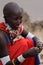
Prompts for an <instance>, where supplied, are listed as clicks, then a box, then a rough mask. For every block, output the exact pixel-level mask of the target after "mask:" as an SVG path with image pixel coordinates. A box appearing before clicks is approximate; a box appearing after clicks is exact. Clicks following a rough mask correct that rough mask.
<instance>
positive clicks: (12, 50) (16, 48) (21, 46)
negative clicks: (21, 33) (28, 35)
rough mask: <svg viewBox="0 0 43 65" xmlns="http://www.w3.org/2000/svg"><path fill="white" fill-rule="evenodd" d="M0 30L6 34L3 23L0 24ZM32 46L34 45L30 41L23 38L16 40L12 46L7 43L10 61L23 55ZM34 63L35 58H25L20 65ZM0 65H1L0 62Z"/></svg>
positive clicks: (32, 64) (31, 64)
mask: <svg viewBox="0 0 43 65" xmlns="http://www.w3.org/2000/svg"><path fill="white" fill-rule="evenodd" d="M3 26H4V27H3ZM0 30H3V31H5V32H6V33H7V34H8V31H7V30H6V27H5V25H4V24H3V23H0ZM33 46H34V44H33V42H32V41H31V40H30V39H24V38H23V39H19V40H17V41H16V42H15V43H14V44H13V45H11V43H9V44H8V45H7V47H8V52H9V56H10V58H11V60H12V59H13V58H16V57H18V56H19V55H21V54H23V53H24V52H26V51H27V50H28V49H30V48H31V47H33ZM34 62H35V58H34V57H31V58H27V59H26V60H25V61H24V62H23V63H22V64H21V65H34ZM0 65H2V63H1V62H0Z"/></svg>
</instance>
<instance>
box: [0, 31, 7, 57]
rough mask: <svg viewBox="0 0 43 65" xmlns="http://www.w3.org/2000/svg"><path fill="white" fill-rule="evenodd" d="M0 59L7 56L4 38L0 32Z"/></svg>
mask: <svg viewBox="0 0 43 65" xmlns="http://www.w3.org/2000/svg"><path fill="white" fill-rule="evenodd" d="M0 52H1V53H0V58H2V57H4V56H7V55H8V50H7V45H6V38H5V35H4V33H3V32H2V31H0Z"/></svg>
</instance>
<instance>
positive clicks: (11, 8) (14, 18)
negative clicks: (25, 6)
mask: <svg viewBox="0 0 43 65" xmlns="http://www.w3.org/2000/svg"><path fill="white" fill-rule="evenodd" d="M3 14H4V18H5V22H6V23H8V24H9V25H10V26H11V27H12V29H17V28H18V26H19V25H20V24H21V23H22V9H21V8H20V7H19V5H18V4H17V3H13V2H10V3H7V4H6V5H5V6H4V8H3Z"/></svg>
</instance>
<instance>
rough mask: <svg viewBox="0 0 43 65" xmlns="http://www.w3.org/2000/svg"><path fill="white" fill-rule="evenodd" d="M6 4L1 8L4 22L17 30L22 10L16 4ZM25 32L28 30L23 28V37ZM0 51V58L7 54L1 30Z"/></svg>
mask: <svg viewBox="0 0 43 65" xmlns="http://www.w3.org/2000/svg"><path fill="white" fill-rule="evenodd" d="M10 4H11V3H10ZM6 6H7V5H6ZM6 6H5V7H4V9H3V13H4V19H5V22H6V23H7V24H9V26H10V27H11V28H12V29H13V30H17V29H18V27H19V25H20V24H21V23H22V10H21V8H20V7H19V6H18V5H17V4H15V5H10V6H9V5H8V7H6ZM6 12H7V13H6ZM27 34H28V32H27V31H26V30H25V29H24V30H23V31H22V33H21V35H22V36H23V37H26V36H27ZM0 52H1V53H0V58H2V57H4V56H7V55H9V54H8V50H7V45H6V38H5V35H4V33H3V32H2V31H0ZM9 63H11V62H9ZM9 63H8V64H6V65H12V63H11V64H9Z"/></svg>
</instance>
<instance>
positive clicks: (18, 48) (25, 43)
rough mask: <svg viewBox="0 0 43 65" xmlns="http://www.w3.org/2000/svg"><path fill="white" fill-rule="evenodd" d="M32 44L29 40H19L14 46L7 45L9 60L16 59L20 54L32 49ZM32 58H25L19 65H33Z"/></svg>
mask: <svg viewBox="0 0 43 65" xmlns="http://www.w3.org/2000/svg"><path fill="white" fill-rule="evenodd" d="M33 46H34V45H33V42H32V41H31V40H29V39H20V40H17V41H16V42H15V43H14V45H10V44H8V51H9V55H10V58H11V59H13V58H16V57H18V56H19V55H21V54H22V53H24V52H26V51H27V50H28V49H30V48H31V47H33ZM34 62H35V59H34V57H31V58H27V59H26V60H25V61H24V62H23V63H22V64H21V65H34Z"/></svg>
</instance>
